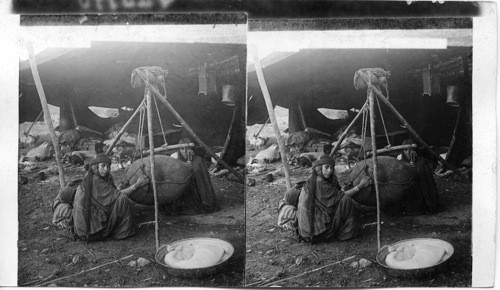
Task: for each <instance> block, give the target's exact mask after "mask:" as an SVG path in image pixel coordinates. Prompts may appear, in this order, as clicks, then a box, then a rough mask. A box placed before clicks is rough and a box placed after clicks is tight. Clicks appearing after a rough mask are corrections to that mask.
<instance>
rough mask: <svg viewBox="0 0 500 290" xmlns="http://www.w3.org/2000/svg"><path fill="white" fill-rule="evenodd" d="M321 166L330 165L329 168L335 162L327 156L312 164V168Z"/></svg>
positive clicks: (322, 156)
mask: <svg viewBox="0 0 500 290" xmlns="http://www.w3.org/2000/svg"><path fill="white" fill-rule="evenodd" d="M323 164H330V165H331V166H335V160H334V159H333V158H332V157H330V156H329V155H321V156H320V157H319V158H318V160H316V161H314V162H313V167H316V166H319V165H323Z"/></svg>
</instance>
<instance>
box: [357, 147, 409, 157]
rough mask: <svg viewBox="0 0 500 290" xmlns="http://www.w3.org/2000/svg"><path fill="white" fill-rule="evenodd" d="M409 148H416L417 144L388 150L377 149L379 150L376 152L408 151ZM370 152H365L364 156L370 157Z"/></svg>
mask: <svg viewBox="0 0 500 290" xmlns="http://www.w3.org/2000/svg"><path fill="white" fill-rule="evenodd" d="M410 148H417V144H407V145H399V146H392V147H389V148H384V149H379V150H377V154H382V153H387V152H393V151H399V150H404V149H410ZM372 152H373V151H367V152H366V155H367V156H370V155H372Z"/></svg>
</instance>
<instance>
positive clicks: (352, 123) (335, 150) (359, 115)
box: [330, 102, 368, 157]
mask: <svg viewBox="0 0 500 290" xmlns="http://www.w3.org/2000/svg"><path fill="white" fill-rule="evenodd" d="M367 104H368V102H365V103H364V104H363V107H361V109H360V110H359V112H358V114H357V115H356V117H354V119H352V121H351V124H349V126H347V128H346V129H345V131H344V133H342V135H340V137H339V140H338V141H337V144H335V147H333V149H332V151H331V152H330V157H332V156H333V154H335V152H337V150H338V149H339V147H340V144H341V143H342V141H344V139H345V137H346V136H347V133H349V130H351V128H352V127H353V126H354V124H355V123H356V122H357V121H358V119H359V117H361V115H362V113H363V110H364V109H365V108H366V105H367Z"/></svg>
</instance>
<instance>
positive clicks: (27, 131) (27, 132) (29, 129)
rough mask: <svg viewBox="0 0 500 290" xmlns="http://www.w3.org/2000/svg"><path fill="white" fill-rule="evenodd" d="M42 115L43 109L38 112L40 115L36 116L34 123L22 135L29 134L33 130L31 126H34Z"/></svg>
mask: <svg viewBox="0 0 500 290" xmlns="http://www.w3.org/2000/svg"><path fill="white" fill-rule="evenodd" d="M42 114H43V108H42V110H41V111H40V114H38V116H37V117H36V119H35V121H34V122H33V123H32V124H31V126H30V127H29V128H28V130H26V132H24V134H26V135H28V134H29V132H30V131H31V128H33V126H34V125H35V123H36V122H38V119H40V117H41V116H42Z"/></svg>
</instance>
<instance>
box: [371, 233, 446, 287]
mask: <svg viewBox="0 0 500 290" xmlns="http://www.w3.org/2000/svg"><path fill="white" fill-rule="evenodd" d="M407 243H412V244H414V245H417V244H421V245H432V246H437V247H441V248H443V249H444V250H445V254H444V255H443V257H442V258H441V260H440V261H439V262H438V263H437V264H435V265H433V266H430V267H425V268H417V269H397V268H391V267H389V266H388V265H387V264H386V261H385V259H386V257H387V255H388V254H389V247H391V248H398V247H400V246H403V245H405V244H407ZM453 253H454V248H453V246H452V245H451V244H450V243H448V242H446V241H443V240H439V239H426V238H422V239H420V238H417V239H408V240H402V241H399V242H397V243H394V244H391V245H387V246H384V247H382V248H381V249H380V251H379V252H378V254H377V263H378V264H379V265H380V266H382V267H384V268H385V269H386V271H387V274H388V275H390V276H393V277H398V278H418V279H430V278H431V277H432V276H433V275H434V274H435V272H436V270H437V269H438V268H439V267H442V266H443V265H444V264H445V263H446V262H447V261H448V260H449V259H450V257H451V256H452V255H453Z"/></svg>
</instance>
